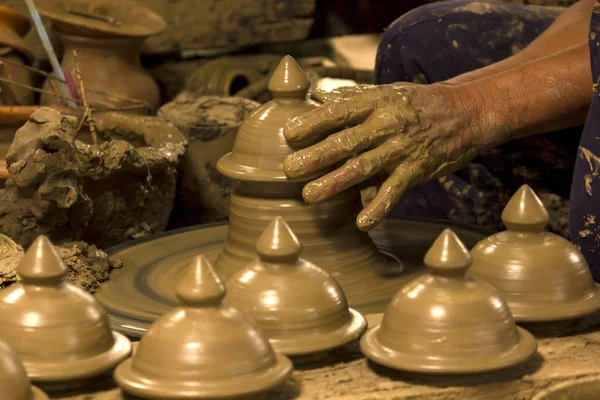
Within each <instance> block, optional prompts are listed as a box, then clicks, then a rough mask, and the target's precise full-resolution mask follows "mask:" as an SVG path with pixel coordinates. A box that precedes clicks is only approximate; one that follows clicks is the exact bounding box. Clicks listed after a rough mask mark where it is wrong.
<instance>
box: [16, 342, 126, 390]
mask: <svg viewBox="0 0 600 400" xmlns="http://www.w3.org/2000/svg"><path fill="white" fill-rule="evenodd" d="M112 334H113V337H114V340H115V343H114V344H113V346H112V347H111V348H110V349H109V350H108V351H106V352H104V353H101V354H96V355H93V356H91V357H88V358H84V359H80V360H73V361H60V362H59V363H48V362H44V361H39V362H25V361H24V362H23V365H24V366H25V369H26V370H27V375H28V376H29V378H30V379H31V380H33V381H35V382H63V381H70V380H76V379H83V378H89V377H92V376H96V375H99V374H101V373H103V372H106V371H108V370H109V369H111V368H112V367H114V366H115V365H117V364H118V363H119V362H121V361H122V360H124V359H125V358H127V357H129V355H130V354H131V342H130V341H129V339H127V337H125V336H124V335H122V334H120V333H118V332H115V331H112ZM57 364H58V366H57Z"/></svg>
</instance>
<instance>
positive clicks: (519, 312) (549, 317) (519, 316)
mask: <svg viewBox="0 0 600 400" xmlns="http://www.w3.org/2000/svg"><path fill="white" fill-rule="evenodd" d="M594 287H595V290H594V292H593V294H592V295H591V296H588V297H585V298H582V299H577V300H574V301H570V302H567V303H565V302H560V303H546V304H536V305H527V304H521V303H518V302H515V301H512V302H511V301H509V300H508V299H506V298H505V300H506V303H507V304H508V308H509V309H510V312H511V314H512V315H513V318H514V319H515V321H516V322H557V321H563V320H569V319H575V318H580V317H585V316H587V315H590V314H594V313H595V312H596V311H598V310H600V284H598V283H594ZM500 295H502V292H500Z"/></svg>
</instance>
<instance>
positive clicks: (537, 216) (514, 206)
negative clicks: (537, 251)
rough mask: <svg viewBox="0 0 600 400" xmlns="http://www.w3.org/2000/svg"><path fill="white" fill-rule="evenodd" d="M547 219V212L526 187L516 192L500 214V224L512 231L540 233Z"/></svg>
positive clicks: (537, 198) (533, 193)
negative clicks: (502, 223)
mask: <svg viewBox="0 0 600 400" xmlns="http://www.w3.org/2000/svg"><path fill="white" fill-rule="evenodd" d="M549 219H550V216H549V215H548V210H546V207H544V204H543V203H542V201H541V200H540V198H539V197H538V196H537V195H536V194H535V192H534V191H533V190H532V189H531V188H530V187H529V186H528V185H523V186H521V187H520V188H519V190H517V192H516V193H515V194H514V195H513V197H512V198H511V199H510V200H509V202H508V204H507V205H506V207H505V208H504V211H503V212H502V222H504V225H506V228H508V229H509V230H514V231H522V232H541V231H542V230H543V229H544V227H545V226H546V224H547V223H548V220H549Z"/></svg>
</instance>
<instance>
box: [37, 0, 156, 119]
mask: <svg viewBox="0 0 600 400" xmlns="http://www.w3.org/2000/svg"><path fill="white" fill-rule="evenodd" d="M37 5H38V8H39V10H40V13H41V14H42V15H43V16H44V17H46V18H48V19H50V20H51V21H52V28H53V30H54V32H55V33H56V35H57V36H58V38H59V39H60V40H61V42H62V44H63V47H64V49H63V56H62V60H61V68H62V69H63V71H64V72H65V75H70V78H72V79H75V77H76V75H75V66H76V60H75V58H74V55H73V50H77V54H78V57H77V61H78V62H79V65H80V70H81V73H82V74H83V77H84V83H85V88H86V89H87V93H86V97H87V99H88V101H89V102H90V103H96V104H97V103H102V104H107V105H110V106H113V107H126V106H131V105H132V101H131V100H126V98H128V99H135V100H137V101H138V102H139V101H141V102H144V103H146V104H147V105H148V107H149V109H150V110H152V111H153V110H156V109H157V108H158V106H159V105H160V90H159V88H158V85H157V84H156V82H155V81H154V79H152V77H151V76H150V74H149V73H148V72H146V71H145V70H144V69H143V68H142V66H141V63H140V50H141V47H142V43H143V42H144V40H145V39H146V38H147V37H149V36H152V35H156V34H159V33H160V32H162V31H163V30H164V29H165V28H166V24H165V21H164V20H163V19H162V17H161V16H160V15H158V14H157V13H155V12H153V11H151V10H149V9H147V8H145V7H143V6H141V5H139V4H137V3H136V2H132V1H129V0H124V1H111V0H101V1H99V0H43V1H38V4H37ZM67 80H69V76H67ZM51 82H52V81H51V80H46V83H45V84H44V89H46V90H48V91H50V92H57V88H56V87H55V86H54V85H52V83H51ZM93 91H102V92H110V93H111V94H113V95H115V96H106V95H103V94H100V93H95V92H93ZM79 96H81V94H79ZM40 103H41V104H43V105H48V104H63V103H64V101H63V100H62V99H60V98H58V97H56V96H52V95H50V94H46V93H44V94H42V96H41V98H40Z"/></svg>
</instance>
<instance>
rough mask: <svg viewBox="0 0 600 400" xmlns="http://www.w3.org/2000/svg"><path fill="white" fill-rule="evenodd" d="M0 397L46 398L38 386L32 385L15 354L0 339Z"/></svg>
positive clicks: (5, 399)
mask: <svg viewBox="0 0 600 400" xmlns="http://www.w3.org/2000/svg"><path fill="white" fill-rule="evenodd" d="M0 398H1V399H2V400H48V396H46V394H45V393H44V392H42V391H41V390H40V389H39V388H37V387H35V386H32V385H31V382H30V381H29V378H28V377H27V373H26V372H25V368H24V367H23V364H22V363H21V361H20V360H19V359H18V357H17V354H16V353H15V351H14V350H13V349H11V348H10V347H9V346H8V345H7V344H6V343H5V342H3V341H0Z"/></svg>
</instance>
